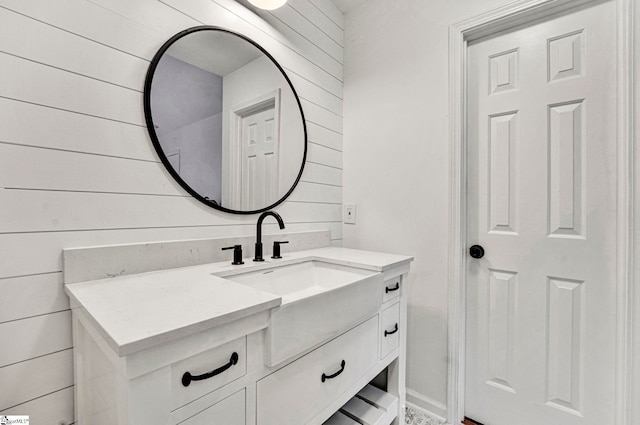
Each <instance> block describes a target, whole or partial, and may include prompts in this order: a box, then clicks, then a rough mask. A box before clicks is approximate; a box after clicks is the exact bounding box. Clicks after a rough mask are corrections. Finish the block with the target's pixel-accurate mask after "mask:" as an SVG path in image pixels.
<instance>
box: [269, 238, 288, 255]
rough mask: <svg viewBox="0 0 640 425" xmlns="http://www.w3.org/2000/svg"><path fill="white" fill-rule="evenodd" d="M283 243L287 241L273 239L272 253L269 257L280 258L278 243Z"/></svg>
mask: <svg viewBox="0 0 640 425" xmlns="http://www.w3.org/2000/svg"><path fill="white" fill-rule="evenodd" d="M283 243H289V241H273V255H272V256H271V258H282V257H281V256H280V245H282V244H283Z"/></svg>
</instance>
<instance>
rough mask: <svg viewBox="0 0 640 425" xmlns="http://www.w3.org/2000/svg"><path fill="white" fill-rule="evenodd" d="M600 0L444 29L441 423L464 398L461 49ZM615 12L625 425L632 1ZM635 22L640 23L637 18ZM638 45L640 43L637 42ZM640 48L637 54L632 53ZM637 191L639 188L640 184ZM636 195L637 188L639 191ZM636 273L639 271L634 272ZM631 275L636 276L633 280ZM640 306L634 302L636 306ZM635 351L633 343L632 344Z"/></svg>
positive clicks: (622, 416) (624, 422) (545, 6)
mask: <svg viewBox="0 0 640 425" xmlns="http://www.w3.org/2000/svg"><path fill="white" fill-rule="evenodd" d="M595 1H601V0H523V1H522V0H521V1H516V2H513V3H509V4H507V5H505V6H503V7H500V8H498V9H494V10H491V11H489V12H486V13H483V14H481V15H478V16H475V17H473V18H471V19H468V20H465V21H462V22H459V23H456V24H453V25H451V26H450V28H449V75H450V80H449V99H450V111H449V113H450V115H449V117H450V118H449V123H450V145H449V159H450V175H449V185H450V187H449V196H450V200H449V201H450V202H449V211H450V216H449V219H450V226H449V228H450V230H449V242H448V254H449V265H448V269H449V276H448V289H449V327H448V328H449V332H448V337H449V342H448V354H449V356H448V358H449V364H448V376H447V422H448V423H449V424H459V423H460V422H461V421H462V420H463V419H464V406H465V400H464V394H465V336H466V329H465V319H466V317H465V315H466V311H465V300H466V261H467V255H466V237H467V234H466V216H467V205H466V143H467V133H466V128H465V124H466V104H467V85H466V75H467V62H466V57H467V48H468V43H469V42H470V41H473V40H477V39H479V38H482V37H484V36H487V35H490V34H494V33H496V32H499V31H502V30H505V29H508V28H511V27H514V26H518V25H522V24H526V23H529V22H532V21H534V20H536V19H539V18H541V17H544V16H547V15H549V14H552V13H557V12H560V11H563V10H568V9H572V8H575V7H578V6H581V5H584V4H588V3H592V2H595ZM614 1H616V7H617V16H616V20H617V34H616V37H617V46H618V49H617V52H616V62H617V67H618V68H617V69H618V72H617V107H618V119H617V126H616V129H617V141H616V143H617V159H616V160H617V166H618V173H617V177H616V179H617V182H618V187H617V224H618V228H617V280H618V282H617V294H616V295H617V317H616V323H617V325H616V326H617V329H616V332H617V335H616V418H615V425H631V418H632V415H631V414H632V409H633V404H632V403H631V400H632V396H639V395H640V393H637V394H634V392H638V389H637V388H636V387H635V386H634V384H633V383H632V379H631V378H630V377H631V376H633V375H632V373H633V372H635V371H636V368H640V364H635V365H634V364H632V361H633V357H632V348H633V347H632V342H633V341H632V337H633V332H634V331H635V332H636V333H638V330H637V329H636V330H634V329H633V328H632V326H631V323H632V320H631V319H632V313H633V311H634V308H635V311H636V312H639V313H640V305H634V302H633V300H634V298H638V299H639V300H640V297H637V296H635V293H634V292H633V291H635V290H636V289H635V288H634V287H633V282H637V281H639V280H638V279H634V277H640V276H638V275H640V271H639V270H635V269H634V257H633V253H634V246H636V247H637V242H639V240H638V239H640V236H639V235H637V232H638V229H637V228H634V218H635V217H634V202H635V201H636V199H635V190H636V187H635V185H634V178H636V174H635V171H636V170H638V169H639V166H640V159H638V158H636V156H638V155H637V154H636V150H635V148H636V146H635V115H634V114H635V111H634V102H635V96H634V89H635V87H636V85H635V84H636V83H637V82H638V83H640V81H636V78H635V75H636V66H635V64H634V53H635V50H634V41H635V40H634V30H633V29H634V23H635V22H634V21H635V19H634V18H635V16H634V13H635V10H634V6H635V5H634V3H635V0H614ZM639 20H640V18H639ZM639 44H640V42H639ZM638 47H640V46H638ZM639 186H640V184H639ZM638 189H640V188H638ZM639 265H640V264H639ZM634 273H636V276H634ZM638 303H640V301H638ZM636 344H638V342H636Z"/></svg>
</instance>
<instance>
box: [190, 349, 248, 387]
mask: <svg viewBox="0 0 640 425" xmlns="http://www.w3.org/2000/svg"><path fill="white" fill-rule="evenodd" d="M237 363H238V353H236V352H234V353H233V354H232V355H231V359H229V363H227V364H226V365H224V366H220V367H219V368H217V369H214V370H212V371H211V372H209V373H205V374H202V375H197V376H193V375H191V373H189V372H185V373H184V375H182V385H184V386H185V387H188V386H189V384H191V381H202V380H203V379H209V378H212V377H214V376H216V375H220V374H221V373H222V372H224V371H225V370H227V369H229V368H230V367H231V366H233V365H235V364H237Z"/></svg>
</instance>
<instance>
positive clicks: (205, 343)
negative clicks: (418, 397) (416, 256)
mask: <svg viewBox="0 0 640 425" xmlns="http://www.w3.org/2000/svg"><path fill="white" fill-rule="evenodd" d="M355 252H357V251H355ZM358 258H359V257H358ZM402 259H403V261H400V262H397V263H391V264H384V265H382V266H377V265H375V266H376V267H379V268H380V269H381V270H380V271H379V273H381V274H382V277H383V279H384V285H383V287H382V291H381V288H380V286H379V285H372V287H371V290H372V291H379V292H380V308H379V309H378V311H377V312H375V314H373V315H368V316H367V317H365V318H363V319H362V320H360V321H359V322H358V323H355V324H353V325H352V326H349V327H347V328H345V329H342V330H340V331H339V332H337V333H336V334H334V335H329V336H327V338H325V339H324V340H323V341H322V342H321V343H319V344H316V345H314V346H311V347H308V348H307V349H306V350H304V351H302V352H300V353H297V354H296V355H295V356H292V357H291V358H289V359H287V360H285V361H283V362H281V363H280V364H277V365H275V366H269V363H268V362H267V361H266V360H267V358H268V356H267V351H268V350H267V347H266V344H265V340H266V337H265V335H266V333H267V329H268V327H269V324H270V317H271V314H272V309H274V308H278V307H277V306H273V304H274V301H273V300H272V299H271V298H269V297H267V298H265V299H261V301H260V302H261V307H260V308H249V309H245V310H244V312H243V313H242V314H240V313H235V314H230V316H229V317H228V318H227V320H218V321H217V322H216V323H215V324H214V325H211V326H209V325H207V324H206V321H205V323H203V322H200V323H196V324H194V325H193V326H191V327H189V328H187V329H183V330H182V331H181V332H177V331H175V330H171V331H167V332H154V331H153V329H146V330H145V332H147V334H148V337H147V338H146V339H145V338H140V339H138V340H136V338H138V337H137V336H136V337H135V338H134V337H133V336H131V337H130V340H129V342H128V343H127V344H123V343H122V342H121V341H123V339H124V336H122V335H125V333H124V332H125V331H124V330H123V331H122V332H123V333H122V334H118V332H120V331H119V330H118V332H116V331H115V330H114V329H115V327H114V325H113V323H116V322H117V321H118V319H117V317H115V316H114V317H115V318H114V317H112V316H109V315H108V314H106V313H101V312H100V311H99V308H98V307H96V305H97V304H95V303H96V302H97V301H96V300H101V301H103V302H107V300H105V299H104V298H105V297H107V298H108V296H114V294H116V293H117V292H118V291H116V290H115V289H113V290H111V289H110V290H109V291H107V292H109V293H110V294H111V295H106V293H104V292H101V291H100V289H98V288H99V287H100V286H99V284H98V283H96V282H97V281H92V282H89V283H88V282H80V283H77V284H71V285H67V292H68V293H69V295H70V297H71V300H72V306H73V327H74V356H75V358H74V361H75V379H76V386H75V391H76V423H77V424H79V425H101V424H109V425H113V424H120V425H125V424H126V425H147V424H149V425H178V424H183V425H200V424H202V425H204V424H206V425H303V424H311V425H321V424H323V423H325V422H327V423H332V422H333V421H336V420H337V419H336V418H339V417H342V416H344V414H343V413H339V410H340V409H341V408H342V407H343V406H344V409H354V408H355V409H356V411H359V410H358V407H357V406H361V404H359V403H360V401H361V400H360V398H357V397H356V399H354V400H353V401H350V399H352V398H353V397H354V396H355V395H356V394H357V393H359V392H360V391H365V387H367V384H369V383H370V382H371V381H372V380H374V378H376V377H378V379H376V382H378V381H380V379H379V378H380V376H379V375H380V374H381V373H382V372H386V375H385V376H386V379H382V381H383V382H386V385H382V386H384V387H385V388H384V390H385V391H386V392H385V393H381V394H383V395H384V397H386V398H385V400H386V401H385V403H387V404H385V406H382V407H381V406H378V407H377V409H378V411H376V412H373V413H375V414H377V416H375V415H373V414H372V413H371V412H369V413H366V412H365V413H363V415H369V417H379V418H381V419H379V421H380V422H379V423H378V422H376V423H375V425H389V424H391V423H393V424H401V423H404V415H403V407H404V400H405V395H404V385H405V383H404V370H405V341H406V336H405V335H406V332H405V325H406V297H405V291H404V288H403V285H404V284H405V282H406V277H407V272H408V269H409V261H411V258H409V257H402ZM360 261H361V263H362V260H360ZM352 264H353V262H352ZM358 264H360V263H358ZM364 266H367V267H372V266H369V265H367V264H366V263H365V264H364ZM207 271H209V269H207ZM157 273H158V274H155V273H149V274H148V276H145V277H144V280H145V281H146V280H150V281H152V280H153V279H154V278H157V279H161V280H165V279H167V276H166V273H169V272H166V271H165V272H157ZM170 274H172V275H171V276H168V278H169V279H171V278H174V277H176V276H180V270H178V269H176V270H172V271H171V272H170ZM161 275H162V276H161ZM117 279H120V278H117ZM185 281H189V279H186V280H185ZM117 282H120V283H122V284H123V285H124V284H126V285H138V284H140V282H141V279H140V278H138V279H134V278H121V279H120V280H118V281H110V280H108V279H105V280H104V282H102V284H103V285H112V284H114V283H117ZM144 285H146V283H144ZM90 286H91V287H90ZM153 287H154V286H153V284H149V286H145V288H135V289H134V288H132V290H133V291H141V292H144V290H147V289H148V288H153ZM160 287H162V285H160ZM184 289H185V291H188V290H189V288H184ZM191 289H192V288H191ZM165 290H166V288H165ZM227 290H229V288H227ZM110 291H111V292H110ZM168 292H171V291H170V290H169V291H168ZM121 296H122V297H126V295H125V294H122V295H121ZM174 296H175V295H174ZM190 296H195V295H194V294H191V295H190ZM219 296H224V293H220V294H219ZM154 299H156V297H155V296H149V302H154ZM111 302H112V303H115V304H112V305H114V310H116V312H117V311H118V310H119V309H122V308H123V307H125V306H128V303H129V302H130V301H129V300H124V301H123V300H120V301H117V302H114V301H113V300H111ZM158 302H160V301H158ZM353 302H354V303H357V302H358V300H353ZM327 312H328V313H330V314H339V312H332V310H331V308H330V306H327ZM166 314H167V315H171V314H173V313H172V312H171V311H169V310H167V311H166ZM131 317H134V316H131ZM145 317H146V316H145ZM112 320H115V322H110V321H112ZM164 320H169V318H165V319H164ZM141 321H142V322H144V320H142V319H141ZM101 322H102V323H101ZM151 322H153V321H151ZM128 323H129V326H130V327H131V328H132V329H129V330H126V331H127V332H128V333H127V334H126V335H129V334H135V333H136V331H137V330H135V329H133V328H135V327H136V326H139V323H137V321H136V320H134V319H131V318H129V319H128ZM122 324H123V323H120V325H122ZM174 331H175V332H174ZM310 332H312V330H310ZM144 334H145V333H144V332H143V333H142V334H140V335H144ZM136 335H137V334H136ZM185 374H186V375H187V376H186V375H185ZM379 386H380V385H379ZM367 388H370V386H369V387H367ZM372 391H373V392H378V393H380V392H379V391H378V390H376V389H375V388H370V391H369V392H368V393H371V392H372ZM359 400H360V401H359ZM389 400H391V401H389ZM394 401H395V402H394ZM394 403H395V404H394ZM373 404H375V403H365V405H364V407H365V408H372V409H374V410H375V409H376V407H375V406H372V405H373ZM354 406H356V407H354ZM361 407H362V406H361ZM343 411H344V410H343ZM345 412H346V411H345ZM349 414H350V415H352V416H353V414H352V413H349ZM330 417H332V419H330Z"/></svg>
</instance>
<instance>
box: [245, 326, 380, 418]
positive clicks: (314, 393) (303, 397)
mask: <svg viewBox="0 0 640 425" xmlns="http://www.w3.org/2000/svg"><path fill="white" fill-rule="evenodd" d="M377 334H378V316H374V317H372V318H371V319H369V320H367V321H366V322H364V323H362V324H360V325H359V326H357V327H355V328H353V329H352V330H350V331H349V332H347V333H345V334H343V335H341V336H339V337H338V338H336V339H334V340H332V341H330V342H328V343H327V344H325V345H323V346H321V347H319V348H318V349H316V350H315V351H312V352H311V353H309V354H307V355H306V356H304V357H302V358H300V359H298V360H296V361H295V362H293V363H291V364H289V365H287V366H285V367H284V368H282V369H280V370H278V371H277V372H275V373H273V374H271V375H269V376H267V377H266V378H264V379H262V380H261V381H259V382H258V385H257V388H258V397H257V398H258V400H257V417H258V425H301V424H306V423H307V422H308V421H309V420H310V419H311V418H313V417H314V416H315V415H316V414H318V413H319V412H320V411H321V410H322V409H323V408H324V407H325V406H326V405H327V404H328V403H329V402H331V401H332V400H334V399H335V398H336V397H337V396H339V395H340V394H342V393H343V392H344V391H346V390H347V389H348V388H349V387H350V386H351V385H353V384H354V383H355V382H356V381H357V380H358V379H359V378H360V377H362V376H363V375H364V374H365V373H366V372H367V370H369V369H370V368H371V367H372V366H373V365H374V364H375V362H376V360H377V359H376V357H377V355H376V353H377V351H378V350H377V343H378V335H377ZM343 361H344V363H343ZM323 376H324V382H323Z"/></svg>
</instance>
